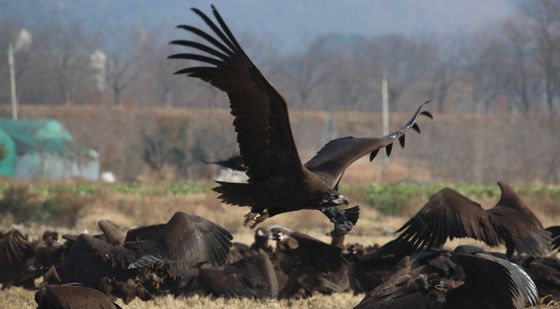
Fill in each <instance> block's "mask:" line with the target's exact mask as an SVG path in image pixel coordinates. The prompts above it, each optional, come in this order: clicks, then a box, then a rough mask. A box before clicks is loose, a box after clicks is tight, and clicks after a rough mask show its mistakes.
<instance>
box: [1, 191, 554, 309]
mask: <svg viewBox="0 0 560 309" xmlns="http://www.w3.org/2000/svg"><path fill="white" fill-rule="evenodd" d="M80 201H81V202H83V203H85V206H84V207H82V208H80V210H79V211H78V212H77V213H76V214H75V217H76V218H75V219H76V220H75V223H74V225H73V226H72V227H62V226H47V225H42V224H36V223H33V224H21V223H16V222H14V218H13V217H10V216H9V215H3V216H2V217H0V228H1V229H7V228H8V227H9V226H10V225H12V224H14V223H16V224H15V225H16V226H17V227H18V228H19V229H21V230H22V231H23V232H24V233H27V234H28V235H30V237H32V238H35V237H37V236H38V235H40V234H42V233H43V231H45V230H48V229H51V230H52V229H54V230H57V231H59V232H60V233H79V232H83V231H87V232H88V233H92V234H95V233H98V232H99V230H98V229H97V221H98V220H100V219H110V220H112V221H113V222H115V223H116V224H118V225H119V226H120V227H122V229H123V230H125V229H128V228H131V227H134V226H137V225H143V224H150V223H159V222H164V221H167V220H168V219H169V218H170V217H171V215H172V214H173V213H174V212H175V211H178V210H181V211H184V212H188V213H194V214H198V215H201V216H204V217H207V218H209V219H211V220H213V221H215V222H217V223H219V224H222V225H223V226H225V227H226V228H227V229H229V230H230V231H231V232H232V233H233V234H234V241H238V242H243V243H251V242H252V238H253V234H252V231H251V230H250V229H248V228H245V227H242V226H241V222H242V217H243V214H244V213H245V212H246V209H242V208H236V207H231V206H227V205H223V204H221V203H220V202H218V201H217V200H216V196H215V194H213V193H194V194H178V195H173V196H170V195H167V194H161V193H157V192H156V193H150V194H123V193H115V192H114V191H112V190H98V191H97V192H96V194H95V195H94V196H90V197H83V199H82V200H80ZM354 201H355V202H356V203H357V204H360V205H362V206H363V207H362V212H361V216H360V221H359V223H358V225H357V226H356V227H355V229H354V230H353V231H352V232H351V233H350V234H349V235H348V237H347V242H348V243H352V242H358V243H362V244H374V243H378V244H382V243H385V242H386V241H388V240H390V239H391V238H392V237H394V234H393V231H395V230H396V229H397V228H398V227H399V226H400V225H401V224H402V223H404V221H405V219H406V216H387V215H382V214H381V213H379V212H378V211H377V210H376V209H374V208H372V207H368V206H366V205H367V204H366V202H365V201H363V200H362V201H360V197H359V196H355V197H354ZM494 201H495V200H494V199H493V198H489V199H487V200H483V201H482V202H483V205H484V206H491V205H492V204H493V202H494ZM528 203H530V204H531V205H532V204H541V206H539V207H535V208H536V213H537V216H538V217H539V218H540V219H541V220H543V223H544V225H545V226H548V225H552V224H558V223H559V222H560V216H559V215H558V210H557V209H556V208H557V207H554V205H558V204H557V203H556V202H555V201H546V203H545V202H542V201H538V200H532V199H528ZM543 203H544V204H546V205H549V207H543V206H542V205H544V204H543ZM413 204H415V206H411V207H410V208H409V209H407V211H405V213H406V215H409V214H410V213H412V212H413V211H415V210H416V209H417V208H418V207H421V206H422V205H423V201H421V200H418V201H413ZM416 204H417V205H416ZM551 205H552V206H551ZM273 224H280V225H283V226H286V227H288V228H290V229H293V230H298V231H302V232H305V233H309V234H311V235H313V236H315V237H317V238H320V239H323V240H325V241H328V239H329V238H328V237H327V236H326V235H325V233H327V232H328V231H330V230H331V229H332V226H331V224H330V223H329V222H328V220H327V219H326V218H325V217H324V216H323V215H322V214H320V213H319V212H317V211H301V212H296V213H291V214H284V215H280V216H278V217H274V218H272V219H270V220H269V221H267V222H265V223H264V225H265V226H267V225H273ZM459 243H461V244H463V243H473V241H468V240H461V241H453V242H451V243H449V244H448V246H449V247H450V248H452V247H454V246H455V245H457V244H459ZM362 298H363V295H352V294H351V293H345V294H337V295H332V296H324V295H316V296H314V297H312V298H309V299H302V300H281V301H275V300H265V301H263V300H258V301H255V300H248V299H232V300H225V299H211V298H205V297H193V298H173V297H161V298H157V299H155V300H153V301H149V302H142V301H140V300H138V299H137V300H135V301H133V302H132V303H130V304H128V305H126V306H124V305H123V304H122V302H121V301H120V300H118V301H117V302H118V303H119V304H121V305H123V307H124V308H204V309H215V308H351V307H352V306H354V305H355V304H357V303H358V302H359V301H360V300H361V299H362ZM0 308H18V309H26V308H35V303H34V300H33V292H32V291H26V290H22V289H19V288H12V289H9V290H5V291H0ZM543 308H560V305H553V304H549V305H548V306H546V307H543Z"/></svg>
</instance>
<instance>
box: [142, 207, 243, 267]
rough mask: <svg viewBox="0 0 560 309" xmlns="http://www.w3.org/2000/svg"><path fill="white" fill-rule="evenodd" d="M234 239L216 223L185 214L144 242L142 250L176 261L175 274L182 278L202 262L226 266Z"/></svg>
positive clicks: (172, 220) (163, 226) (173, 263)
mask: <svg viewBox="0 0 560 309" xmlns="http://www.w3.org/2000/svg"><path fill="white" fill-rule="evenodd" d="M232 239H233V236H232V235H231V234H230V233H229V232H228V231H227V230H226V229H224V228H223V227H221V226H219V225H217V224H216V223H214V222H212V221H210V220H208V219H205V218H202V217H199V216H196V215H190V214H186V213H184V212H176V213H175V214H174V215H173V217H172V218H171V219H170V220H169V222H167V223H166V224H165V225H162V226H161V228H159V229H157V230H155V232H154V233H153V235H152V236H151V237H150V238H149V239H147V240H144V241H143V242H142V244H141V245H140V246H139V251H142V252H144V253H146V254H148V255H154V254H155V255H158V254H159V255H161V256H164V257H165V258H167V259H169V260H170V261H173V262H172V263H171V264H170V265H169V266H170V267H169V272H170V274H172V275H180V274H181V273H182V272H186V271H188V270H189V269H190V268H191V267H192V266H195V265H199V264H202V263H212V264H218V265H223V264H225V263H226V262H227V258H228V254H229V249H230V247H231V240H232Z"/></svg>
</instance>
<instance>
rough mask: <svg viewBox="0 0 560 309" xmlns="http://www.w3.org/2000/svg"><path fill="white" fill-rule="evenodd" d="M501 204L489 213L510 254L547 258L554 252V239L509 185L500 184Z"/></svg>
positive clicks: (489, 210)
mask: <svg viewBox="0 0 560 309" xmlns="http://www.w3.org/2000/svg"><path fill="white" fill-rule="evenodd" d="M498 186H499V187H500V191H501V193H502V195H501V197H500V200H499V201H498V203H497V204H496V206H494V207H493V208H491V209H488V213H490V214H491V216H490V219H491V220H492V224H493V225H494V229H495V230H496V232H497V233H498V236H500V238H502V239H504V240H505V243H506V247H508V251H510V252H511V253H513V250H517V252H518V253H525V254H528V255H530V256H543V255H546V254H547V253H548V252H549V250H550V243H551V241H552V240H551V238H550V235H549V233H548V232H547V231H545V230H544V228H543V226H542V224H541V222H540V221H539V219H537V217H536V216H535V215H534V214H533V212H532V211H531V210H530V209H529V208H527V206H525V204H524V203H523V201H522V200H521V198H519V196H518V195H517V194H516V193H515V192H514V191H513V189H512V188H511V187H510V186H509V185H508V184H506V183H503V182H498Z"/></svg>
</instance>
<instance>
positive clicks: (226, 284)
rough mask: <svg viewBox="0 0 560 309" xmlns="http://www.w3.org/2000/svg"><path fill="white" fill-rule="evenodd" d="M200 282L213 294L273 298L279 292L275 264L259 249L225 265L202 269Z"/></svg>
mask: <svg viewBox="0 0 560 309" xmlns="http://www.w3.org/2000/svg"><path fill="white" fill-rule="evenodd" d="M200 284H201V286H202V287H203V288H204V289H205V290H207V291H208V292H210V293H211V294H212V295H213V296H217V297H226V298H231V297H250V298H271V297H272V298H275V297H277V296H278V292H279V291H278V279H277V278H276V273H275V271H274V267H273V265H272V263H271V261H270V258H269V257H268V254H267V253H266V252H264V251H263V250H261V249H259V250H254V251H250V252H248V253H247V254H246V255H245V258H244V259H242V260H240V261H237V262H235V263H233V264H231V265H227V266H225V267H224V268H202V269H201V270H200Z"/></svg>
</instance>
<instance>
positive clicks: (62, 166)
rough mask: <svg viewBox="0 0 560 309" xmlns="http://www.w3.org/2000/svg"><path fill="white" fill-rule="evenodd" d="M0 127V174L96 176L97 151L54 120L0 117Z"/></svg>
mask: <svg viewBox="0 0 560 309" xmlns="http://www.w3.org/2000/svg"><path fill="white" fill-rule="evenodd" d="M0 130H1V131H2V132H3V133H4V136H2V134H1V133H0V143H2V144H5V145H6V146H5V148H6V150H7V151H6V154H7V157H6V158H5V159H2V160H0V176H5V177H13V178H18V179H33V178H44V179H60V178H66V177H84V178H88V179H97V178H98V174H99V160H98V155H97V153H96V152H95V151H93V150H91V149H89V148H87V147H85V146H83V145H80V144H79V143H76V142H75V141H74V139H73V138H72V135H70V133H69V132H68V131H67V130H66V129H65V128H64V126H63V125H62V124H61V123H60V122H58V121H56V120H53V119H21V120H12V119H0ZM4 140H6V141H5V142H4ZM9 140H11V144H10V142H9ZM0 150H1V149H0ZM0 154H1V152H0ZM4 161H5V162H4ZM3 164H5V165H3Z"/></svg>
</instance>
